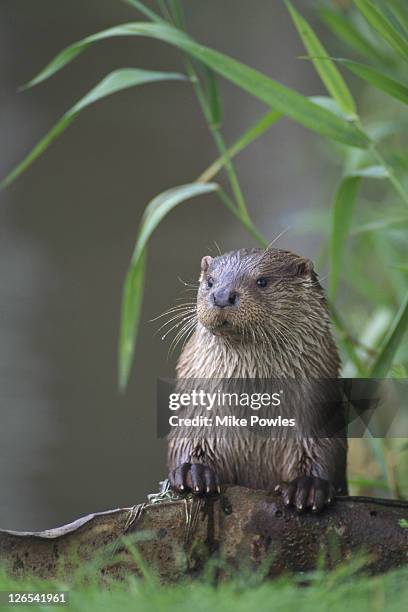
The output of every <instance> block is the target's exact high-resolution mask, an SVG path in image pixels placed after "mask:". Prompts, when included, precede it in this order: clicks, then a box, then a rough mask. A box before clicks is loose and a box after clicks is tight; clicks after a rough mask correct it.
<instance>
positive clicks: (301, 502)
mask: <svg viewBox="0 0 408 612" xmlns="http://www.w3.org/2000/svg"><path fill="white" fill-rule="evenodd" d="M275 492H276V493H280V494H281V495H282V499H283V503H284V504H285V506H295V507H296V510H297V511H298V512H303V511H304V510H307V509H311V510H312V512H320V511H321V510H323V508H324V506H325V505H328V504H330V503H332V500H333V494H334V489H333V486H332V485H331V483H330V482H329V481H327V480H323V478H317V477H315V476H301V477H299V478H295V479H294V480H292V481H291V482H282V483H279V484H278V485H276V487H275Z"/></svg>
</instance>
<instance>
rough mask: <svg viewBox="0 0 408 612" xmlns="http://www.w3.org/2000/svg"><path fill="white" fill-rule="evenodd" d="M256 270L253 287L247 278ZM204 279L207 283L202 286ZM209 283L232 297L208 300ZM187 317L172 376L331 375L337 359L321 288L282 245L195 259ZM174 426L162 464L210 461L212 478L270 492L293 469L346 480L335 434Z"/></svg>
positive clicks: (309, 416) (302, 410)
mask: <svg viewBox="0 0 408 612" xmlns="http://www.w3.org/2000/svg"><path fill="white" fill-rule="evenodd" d="M260 277H262V278H266V279H267V281H268V284H267V287H265V288H260V287H259V286H258V285H257V279H259V278H260ZM208 279H212V280H213V286H212V287H208ZM217 287H223V288H229V289H231V290H232V291H234V292H236V294H237V298H238V299H237V304H235V305H232V306H231V307H228V308H222V309H220V308H216V307H214V304H213V302H212V293H213V292H214V290H216V288H217ZM196 315H197V319H196V324H195V325H194V331H193V333H192V335H191V337H190V338H189V340H188V342H187V343H186V345H185V347H184V349H183V351H182V353H181V355H180V358H179V360H178V363H177V377H178V379H180V380H181V381H182V380H186V379H204V378H205V379H209V378H217V379H220V378H225V379H227V378H262V379H266V378H267V379H270V378H295V379H297V380H299V379H307V378H309V379H310V378H312V379H313V378H319V379H321V378H337V377H338V376H339V369H340V361H339V356H338V352H337V348H336V345H335V342H334V340H333V337H332V333H331V329H330V321H329V315H328V311H327V306H326V300H325V296H324V292H323V289H322V287H321V285H320V283H319V281H318V278H317V275H316V273H315V272H314V270H313V265H312V263H311V262H310V261H309V260H307V259H304V258H302V257H300V256H298V255H295V254H294V253H291V252H289V251H285V250H280V249H272V248H269V249H267V250H263V249H241V250H239V251H232V252H229V253H226V254H224V255H221V256H219V257H215V258H211V257H206V258H203V260H202V271H201V275H200V285H199V289H198V294H197V309H196ZM296 401H297V402H298V405H297V410H298V413H299V414H300V416H301V417H302V418H304V419H306V420H309V421H312V420H313V415H314V407H313V398H310V397H307V396H306V397H299V398H297V400H296ZM194 435H195V437H194V438H193V437H191V433H190V431H188V430H186V429H180V428H175V429H173V430H172V432H171V434H170V436H169V450H168V465H169V469H170V470H173V469H174V468H176V467H177V466H179V465H180V464H182V463H185V462H191V463H202V464H205V465H207V466H208V467H210V468H212V469H213V470H214V471H215V472H216V473H217V475H218V477H219V480H220V482H221V483H223V484H224V483H225V484H227V483H228V484H238V485H243V486H247V487H251V488H263V489H269V490H271V489H272V488H273V487H274V486H275V485H276V484H277V483H278V482H281V481H282V480H283V481H290V480H293V479H295V478H297V477H299V476H302V475H307V476H318V477H320V478H323V479H326V480H329V481H331V482H332V483H333V484H334V486H335V488H336V490H337V491H341V492H343V493H345V492H346V490H347V485H346V453H347V445H346V442H345V441H344V440H340V439H335V438H331V439H328V438H300V437H299V438H296V437H293V436H292V437H282V438H280V439H276V438H274V439H272V438H271V439H266V438H264V437H259V436H252V437H251V436H248V435H245V436H243V435H241V434H240V430H239V428H238V429H236V431H234V432H233V434H232V435H231V436H228V437H223V438H220V439H209V438H207V437H206V432H205V430H204V428H203V429H202V430H201V431H198V432H197V431H195V434H194Z"/></svg>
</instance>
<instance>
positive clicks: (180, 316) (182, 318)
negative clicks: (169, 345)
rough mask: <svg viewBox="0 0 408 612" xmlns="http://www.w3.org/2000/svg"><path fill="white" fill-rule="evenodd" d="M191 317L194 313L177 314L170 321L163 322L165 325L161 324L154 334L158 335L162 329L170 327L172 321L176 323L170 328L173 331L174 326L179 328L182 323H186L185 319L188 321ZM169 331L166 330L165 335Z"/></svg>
mask: <svg viewBox="0 0 408 612" xmlns="http://www.w3.org/2000/svg"><path fill="white" fill-rule="evenodd" d="M192 316H195V311H193V312H191V313H184V312H183V313H179V314H178V315H177V316H175V317H172V318H171V319H169V320H168V321H165V323H163V324H162V325H160V327H159V328H158V329H157V330H156V332H155V333H156V334H157V333H159V331H161V330H162V329H163V328H164V327H166V326H167V325H170V324H171V323H173V322H174V321H176V323H175V325H173V327H172V328H170V329H174V328H175V326H180V325H181V324H182V323H183V322H184V321H186V320H187V319H190V318H191V317H192ZM168 331H170V330H167V331H166V333H167V332H168Z"/></svg>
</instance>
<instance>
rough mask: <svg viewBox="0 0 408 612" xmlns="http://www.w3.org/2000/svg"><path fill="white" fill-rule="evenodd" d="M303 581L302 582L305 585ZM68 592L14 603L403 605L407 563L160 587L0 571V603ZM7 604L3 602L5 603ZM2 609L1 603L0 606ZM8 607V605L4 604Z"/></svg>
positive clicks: (225, 607) (193, 607) (219, 607)
mask: <svg viewBox="0 0 408 612" xmlns="http://www.w3.org/2000/svg"><path fill="white" fill-rule="evenodd" d="M306 580H307V583H308V586H305V582H306ZM61 590H64V591H66V590H67V591H68V605H65V606H62V605H59V606H54V605H49V604H48V605H46V604H43V605H33V604H30V605H27V606H24V605H18V606H14V609H15V608H16V607H18V609H19V610H31V611H32V610H34V609H47V610H63V609H69V610H75V611H78V612H79V611H85V610H86V611H89V610H97V611H99V610H101V611H102V610H103V611H105V610H107V611H109V610H112V611H115V612H116V611H118V610H121V611H126V610H132V611H134V610H141V611H143V612H149V611H150V610H152V611H153V610H154V611H157V610H165V611H167V610H169V611H172V610H174V611H177V612H183V610H185V611H186V612H187V611H188V612H191V611H193V612H200V611H207V610H211V612H217V611H220V612H221V611H222V612H224V611H225V612H227V611H230V610H233V611H234V612H240V611H249V610H257V611H262V610H273V611H274V612H276V611H279V610H282V611H283V610H284V611H285V612H291V611H292V610H293V611H296V612H299V610H301V611H302V612H307V611H308V610H310V611H313V612H318V611H319V610H322V611H323V610H324V611H326V610H330V612H335V611H336V610H341V611H342V612H343V611H344V609H348V610H349V611H350V612H354V610H356V611H357V610H358V612H362V611H364V610H370V612H373V611H376V610H387V612H390V611H393V610H398V611H399V610H406V606H407V602H408V568H403V569H401V570H397V571H392V572H389V573H388V574H384V575H381V576H375V577H368V576H361V575H359V576H357V575H356V573H355V568H352V567H351V566H350V565H348V566H347V565H344V566H342V567H340V568H339V569H337V570H335V571H332V572H326V571H320V572H315V573H313V574H310V575H308V576H301V577H299V576H297V577H296V578H294V577H289V576H286V577H283V578H279V579H278V580H275V581H273V582H266V581H262V580H261V578H259V579H257V576H256V574H252V575H249V574H246V575H241V576H239V575H238V576H237V577H236V579H234V580H230V581H228V582H224V583H220V584H218V586H213V585H211V583H210V581H209V580H206V579H196V580H189V581H186V582H184V583H183V584H179V585H176V586H161V585H159V584H158V583H157V582H156V580H155V579H154V577H153V576H152V577H151V578H150V579H147V580H146V579H144V580H142V579H138V578H134V577H129V578H128V580H126V581H123V582H116V583H115V582H112V583H110V584H109V585H107V586H106V587H101V586H100V585H98V583H97V581H96V579H95V578H94V579H91V578H90V577H89V575H88V577H87V579H86V580H85V581H84V580H83V579H80V580H79V581H78V580H74V581H73V583H71V584H70V585H67V584H66V583H64V582H62V581H45V580H39V579H34V578H33V579H30V580H27V579H25V580H17V579H14V578H10V577H9V576H7V575H6V574H5V573H4V572H3V573H1V574H0V591H1V592H2V598H3V600H2V603H3V602H5V594H4V593H5V592H16V591H19V592H22V591H24V592H34V593H36V592H42V593H50V592H58V591H61ZM7 607H8V606H7ZM2 609H6V607H3V606H2ZM8 609H10V610H11V609H12V608H11V607H8Z"/></svg>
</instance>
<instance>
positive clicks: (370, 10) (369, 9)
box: [354, 0, 408, 60]
mask: <svg viewBox="0 0 408 612" xmlns="http://www.w3.org/2000/svg"><path fill="white" fill-rule="evenodd" d="M354 4H355V5H356V6H357V8H358V9H359V11H360V13H361V14H362V15H363V16H364V17H365V19H366V21H367V22H368V23H369V24H370V25H371V27H372V28H374V30H376V31H377V32H378V33H379V34H380V35H381V36H382V38H383V39H384V40H385V41H386V42H387V43H388V45H389V46H390V47H391V48H392V49H394V51H396V52H397V53H398V54H399V55H400V56H401V57H403V58H404V59H405V60H408V40H406V39H405V38H404V36H403V35H402V34H401V33H400V32H399V30H397V29H396V28H395V27H394V25H393V24H392V23H391V21H390V20H389V19H387V17H386V16H385V15H384V14H383V13H382V12H381V11H380V10H379V9H378V8H377V7H376V6H375V4H373V3H372V2H371V1H370V0H354Z"/></svg>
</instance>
